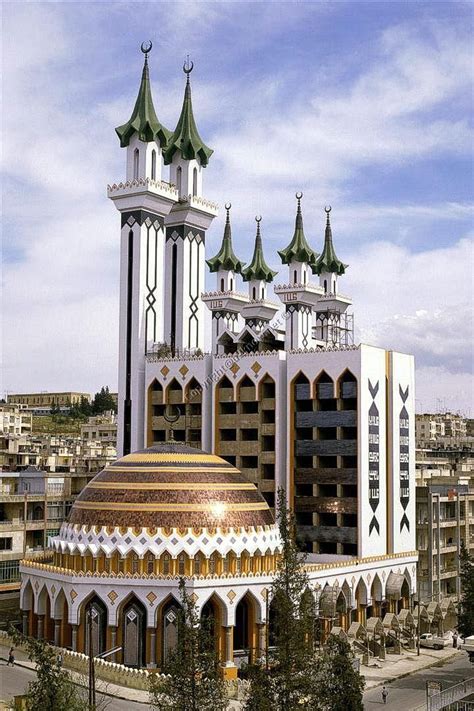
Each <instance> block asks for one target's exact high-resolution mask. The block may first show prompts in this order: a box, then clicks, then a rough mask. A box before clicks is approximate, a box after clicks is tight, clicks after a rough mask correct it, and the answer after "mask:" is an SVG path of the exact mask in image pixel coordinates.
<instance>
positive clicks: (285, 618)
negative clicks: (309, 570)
mask: <svg viewBox="0 0 474 711" xmlns="http://www.w3.org/2000/svg"><path fill="white" fill-rule="evenodd" d="M277 511H278V527H279V531H280V539H281V543H282V555H281V558H280V561H279V563H278V569H277V573H276V576H275V579H274V581H273V584H272V612H273V630H272V632H273V645H274V651H272V653H271V656H270V658H269V659H268V663H267V669H268V671H267V672H266V673H267V674H268V676H269V679H268V680H267V682H266V687H267V693H268V696H269V700H270V703H271V706H272V708H274V709H276V710H278V711H293V709H298V711H300V710H301V709H310V708H315V706H314V688H313V682H314V674H313V672H312V670H313V668H314V665H315V662H316V657H315V651H314V637H315V635H314V630H315V626H316V614H315V604H314V597H313V594H312V592H311V591H310V589H309V580H308V576H307V575H306V573H305V571H304V567H303V566H304V562H305V555H303V554H302V553H301V552H300V551H299V549H298V547H297V545H296V540H295V519H294V515H293V513H292V512H291V511H290V510H289V509H288V506H287V503H286V495H285V492H284V490H283V489H279V491H278V505H277ZM262 674H264V672H263V671H262V672H259V671H258V670H252V671H251V672H250V674H249V677H250V693H249V699H248V701H247V704H246V707H245V708H246V711H254V709H256V708H257V707H256V706H255V699H256V698H258V696H259V695H260V694H261V690H260V688H259V687H260V685H261V684H262Z"/></svg>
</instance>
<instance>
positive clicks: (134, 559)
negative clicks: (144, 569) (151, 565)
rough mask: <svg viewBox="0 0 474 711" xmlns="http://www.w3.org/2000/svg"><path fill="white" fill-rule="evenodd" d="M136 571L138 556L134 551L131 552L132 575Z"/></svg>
mask: <svg viewBox="0 0 474 711" xmlns="http://www.w3.org/2000/svg"><path fill="white" fill-rule="evenodd" d="M134 573H138V556H137V554H136V553H132V575H133V574H134Z"/></svg>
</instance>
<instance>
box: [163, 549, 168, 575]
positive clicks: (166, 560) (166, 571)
mask: <svg viewBox="0 0 474 711" xmlns="http://www.w3.org/2000/svg"><path fill="white" fill-rule="evenodd" d="M169 574H170V554H169V553H165V554H164V556H163V575H169Z"/></svg>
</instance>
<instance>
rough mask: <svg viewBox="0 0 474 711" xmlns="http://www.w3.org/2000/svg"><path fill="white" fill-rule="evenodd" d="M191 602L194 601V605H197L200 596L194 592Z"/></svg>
mask: <svg viewBox="0 0 474 711" xmlns="http://www.w3.org/2000/svg"><path fill="white" fill-rule="evenodd" d="M191 600H192V601H193V602H194V603H196V602H197V601H198V600H199V598H198V596H197V595H196V593H194V592H193V594H192V595H191Z"/></svg>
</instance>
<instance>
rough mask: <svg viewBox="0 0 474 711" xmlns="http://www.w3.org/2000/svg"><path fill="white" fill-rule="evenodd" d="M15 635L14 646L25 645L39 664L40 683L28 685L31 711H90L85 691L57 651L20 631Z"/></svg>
mask: <svg viewBox="0 0 474 711" xmlns="http://www.w3.org/2000/svg"><path fill="white" fill-rule="evenodd" d="M11 632H12V636H13V640H14V643H15V644H16V645H17V646H18V645H20V644H22V645H23V646H24V647H25V648H26V652H27V654H28V657H29V659H30V660H31V661H32V662H35V664H36V680H35V681H31V682H30V683H29V684H28V689H27V692H26V708H27V711H38V709H44V710H45V711H64V709H68V711H87V709H88V704H87V702H86V701H85V699H84V696H83V693H82V690H80V689H79V688H78V687H77V686H76V685H75V684H74V683H73V681H72V680H71V677H70V675H69V673H68V672H67V671H66V670H65V669H63V668H62V667H61V665H60V662H59V660H58V657H57V651H56V650H55V649H54V648H53V647H52V646H51V645H50V644H48V643H47V642H45V641H44V640H40V639H34V638H32V637H25V636H24V635H22V634H20V633H19V632H17V631H16V630H11Z"/></svg>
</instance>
